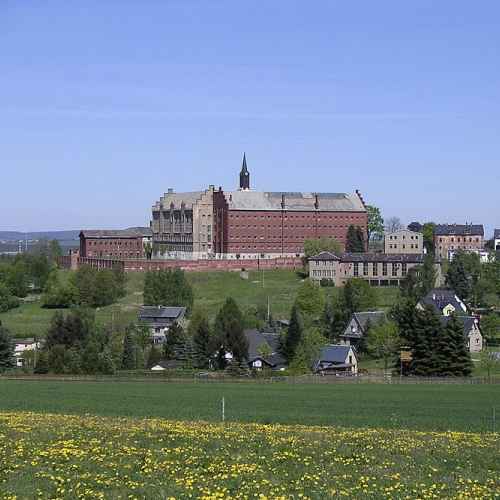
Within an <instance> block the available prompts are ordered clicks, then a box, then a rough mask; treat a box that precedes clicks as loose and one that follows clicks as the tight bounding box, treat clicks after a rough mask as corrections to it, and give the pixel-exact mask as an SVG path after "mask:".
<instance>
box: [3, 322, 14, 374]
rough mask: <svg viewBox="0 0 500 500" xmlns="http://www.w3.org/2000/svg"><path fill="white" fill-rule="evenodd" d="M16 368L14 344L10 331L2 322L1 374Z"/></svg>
mask: <svg viewBox="0 0 500 500" xmlns="http://www.w3.org/2000/svg"><path fill="white" fill-rule="evenodd" d="M13 367H14V343H13V342H12V338H11V336H10V332H9V330H7V328H5V327H4V326H2V322H1V321H0V373H2V372H4V371H5V370H8V369H9V368H13Z"/></svg>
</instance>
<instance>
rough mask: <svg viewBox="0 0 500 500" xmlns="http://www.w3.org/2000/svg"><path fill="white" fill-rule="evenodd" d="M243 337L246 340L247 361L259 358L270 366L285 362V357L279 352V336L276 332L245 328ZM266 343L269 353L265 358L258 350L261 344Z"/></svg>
mask: <svg viewBox="0 0 500 500" xmlns="http://www.w3.org/2000/svg"><path fill="white" fill-rule="evenodd" d="M244 333H245V337H246V339H247V342H248V361H250V362H252V361H253V360H255V359H257V358H259V359H263V360H264V361H266V362H267V363H268V364H270V365H272V366H277V365H284V364H286V360H285V358H284V357H283V356H282V355H281V354H280V352H279V348H280V337H279V334H277V333H268V332H260V331H259V330H255V329H251V330H245V332H244ZM265 344H267V345H268V346H269V348H270V351H271V353H272V354H271V355H270V356H266V357H265V358H264V357H263V356H262V354H261V353H260V352H259V351H260V349H261V348H262V346H263V345H265Z"/></svg>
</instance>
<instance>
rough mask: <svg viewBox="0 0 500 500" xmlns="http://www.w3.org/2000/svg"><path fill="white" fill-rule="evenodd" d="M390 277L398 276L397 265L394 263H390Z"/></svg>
mask: <svg viewBox="0 0 500 500" xmlns="http://www.w3.org/2000/svg"><path fill="white" fill-rule="evenodd" d="M392 275H393V276H397V275H398V264H396V263H395V262H393V263H392Z"/></svg>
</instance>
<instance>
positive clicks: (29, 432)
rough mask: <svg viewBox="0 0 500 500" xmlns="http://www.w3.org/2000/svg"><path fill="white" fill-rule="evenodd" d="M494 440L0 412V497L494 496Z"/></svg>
mask: <svg viewBox="0 0 500 500" xmlns="http://www.w3.org/2000/svg"><path fill="white" fill-rule="evenodd" d="M499 497H500V435H499V434H498V433H482V434H479V433H477V434H474V433H462V432H422V431H414V430H387V429H376V428H374V429H347V428H336V427H312V426H301V425H293V426H285V425H275V424H274V425H264V424H241V423H229V424H214V423H206V422H200V421H198V422H189V421H169V420H160V419H130V418H116V417H112V418H110V417H95V416H88V415H85V416H73V415H52V414H37V413H6V412H4V413H0V498H2V499H14V498H17V499H21V498H22V499H24V498H54V499H55V498H61V499H63V498H64V499H70V498H71V499H72V498H88V499H94V498H113V499H119V498H123V499H126V498H127V499H131V498H155V499H156V498H176V499H181V498H203V499H207V500H208V499H221V498H241V499H243V498H260V499H266V498H267V499H271V498H281V499H289V498H302V499H306V498H311V499H313V498H314V499H320V498H321V499H322V498H422V499H424V498H475V499H479V498H499Z"/></svg>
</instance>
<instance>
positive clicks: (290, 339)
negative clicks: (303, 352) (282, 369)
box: [282, 304, 304, 363]
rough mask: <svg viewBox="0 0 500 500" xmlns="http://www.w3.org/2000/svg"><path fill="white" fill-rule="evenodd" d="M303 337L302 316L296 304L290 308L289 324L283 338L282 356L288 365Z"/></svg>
mask: <svg viewBox="0 0 500 500" xmlns="http://www.w3.org/2000/svg"><path fill="white" fill-rule="evenodd" d="M303 335H304V326H303V321H302V316H301V314H300V311H299V309H298V307H297V305H296V304H294V305H293V307H292V313H291V315H290V324H289V326H288V331H287V333H286V336H285V341H284V345H283V349H282V350H283V355H284V356H285V358H286V359H287V360H288V362H289V363H290V362H291V361H292V360H293V358H294V357H295V354H296V352H297V347H298V345H299V344H300V342H301V340H302V337H303Z"/></svg>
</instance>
